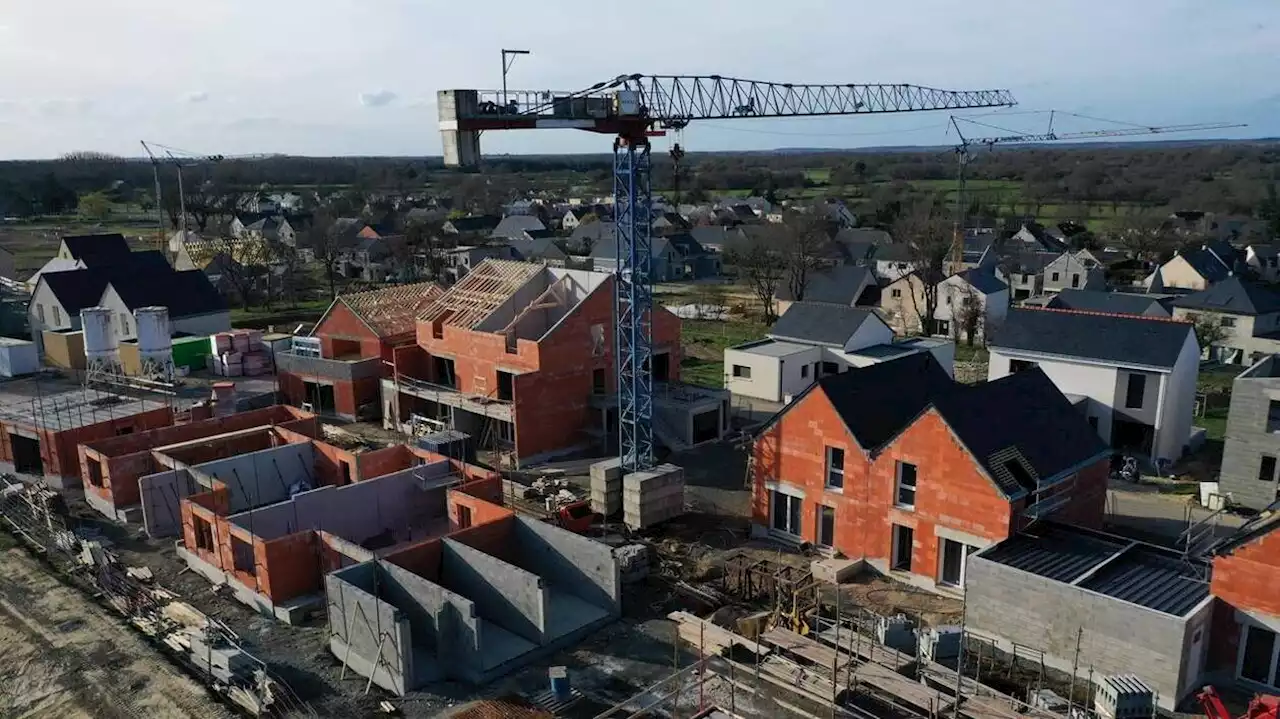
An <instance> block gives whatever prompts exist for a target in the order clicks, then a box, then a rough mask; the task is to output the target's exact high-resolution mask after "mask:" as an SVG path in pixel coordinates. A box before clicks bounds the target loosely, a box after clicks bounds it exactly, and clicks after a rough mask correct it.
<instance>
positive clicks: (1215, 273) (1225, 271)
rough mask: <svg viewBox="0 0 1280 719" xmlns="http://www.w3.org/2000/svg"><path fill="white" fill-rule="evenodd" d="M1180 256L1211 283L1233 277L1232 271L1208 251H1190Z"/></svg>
mask: <svg viewBox="0 0 1280 719" xmlns="http://www.w3.org/2000/svg"><path fill="white" fill-rule="evenodd" d="M1179 256H1180V257H1182V259H1184V260H1186V261H1187V264H1189V265H1191V267H1192V269H1194V270H1195V271H1196V272H1198V273H1199V274H1200V276H1201V277H1203V278H1205V279H1206V280H1208V281H1210V282H1218V281H1221V280H1225V279H1226V278H1227V277H1229V276H1230V275H1231V270H1230V269H1229V268H1228V267H1227V266H1226V265H1224V264H1222V262H1221V261H1220V260H1219V259H1218V256H1217V255H1215V254H1213V253H1212V252H1210V251H1208V250H1205V249H1199V250H1188V251H1186V252H1183V253H1181V255H1179Z"/></svg>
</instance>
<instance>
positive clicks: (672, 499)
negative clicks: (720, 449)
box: [593, 464, 684, 529]
mask: <svg viewBox="0 0 1280 719" xmlns="http://www.w3.org/2000/svg"><path fill="white" fill-rule="evenodd" d="M593 498H594V492H593ZM681 514H684V470H683V469H681V468H680V467H677V466H676V465H674V464H660V465H658V466H657V467H654V468H653V469H650V470H645V471H643V472H632V473H631V474H628V475H626V476H625V477H623V478H622V521H623V522H624V523H625V524H626V525H627V526H628V527H630V528H632V529H643V528H645V527H650V526H653V525H655V524H658V523H659V522H665V521H667V520H668V519H671V518H673V517H678V516H680V515H681Z"/></svg>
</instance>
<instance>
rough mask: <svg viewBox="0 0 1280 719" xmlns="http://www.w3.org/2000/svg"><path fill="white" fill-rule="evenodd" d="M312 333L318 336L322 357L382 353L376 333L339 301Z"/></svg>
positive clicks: (366, 355) (367, 355)
mask: <svg viewBox="0 0 1280 719" xmlns="http://www.w3.org/2000/svg"><path fill="white" fill-rule="evenodd" d="M314 334H315V336H317V337H319V338H320V354H321V356H322V357H326V358H331V359H332V358H336V357H343V356H345V355H348V354H354V353H359V355H360V356H361V357H378V356H380V355H381V353H382V342H381V341H380V340H379V338H378V335H376V334H375V333H374V332H373V330H371V329H369V326H368V325H366V324H365V323H364V322H362V321H361V320H360V318H359V317H356V315H355V313H354V312H352V311H351V309H350V308H348V307H347V306H346V305H345V304H343V303H341V302H336V303H334V305H333V307H331V308H330V309H329V312H328V314H326V315H325V316H324V319H323V320H321V322H320V324H319V325H316V329H315V332H314Z"/></svg>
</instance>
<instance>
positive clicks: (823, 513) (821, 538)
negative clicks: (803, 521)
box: [818, 505, 836, 547]
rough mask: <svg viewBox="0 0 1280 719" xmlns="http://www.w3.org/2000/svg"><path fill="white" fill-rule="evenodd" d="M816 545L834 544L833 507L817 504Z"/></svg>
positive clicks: (834, 515)
mask: <svg viewBox="0 0 1280 719" xmlns="http://www.w3.org/2000/svg"><path fill="white" fill-rule="evenodd" d="M818 546H820V547H834V546H836V510H835V509H834V508H833V507H826V506H822V505H819V506H818Z"/></svg>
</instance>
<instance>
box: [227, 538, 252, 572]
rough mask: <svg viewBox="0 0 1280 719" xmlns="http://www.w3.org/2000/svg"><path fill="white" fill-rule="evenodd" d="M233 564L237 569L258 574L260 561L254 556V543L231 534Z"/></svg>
mask: <svg viewBox="0 0 1280 719" xmlns="http://www.w3.org/2000/svg"><path fill="white" fill-rule="evenodd" d="M231 564H232V566H233V567H235V569H236V571H238V572H244V573H245V574H252V575H256V574H257V573H258V571H257V569H258V563H257V561H255V559H254V556H253V545H252V544H250V543H249V542H246V541H244V540H243V539H240V538H239V537H237V536H235V535H231Z"/></svg>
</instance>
